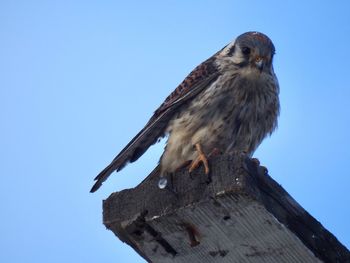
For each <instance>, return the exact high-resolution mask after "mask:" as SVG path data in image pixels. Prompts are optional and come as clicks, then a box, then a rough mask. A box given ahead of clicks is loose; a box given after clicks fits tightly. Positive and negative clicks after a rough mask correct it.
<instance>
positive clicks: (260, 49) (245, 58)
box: [219, 32, 275, 72]
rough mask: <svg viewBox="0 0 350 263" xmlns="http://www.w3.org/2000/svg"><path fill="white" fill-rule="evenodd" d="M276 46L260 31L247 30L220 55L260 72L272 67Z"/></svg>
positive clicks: (236, 63)
mask: <svg viewBox="0 0 350 263" xmlns="http://www.w3.org/2000/svg"><path fill="white" fill-rule="evenodd" d="M274 53H275V47H274V45H273V43H272V41H271V40H270V39H269V38H268V37H267V36H266V35H264V34H262V33H259V32H247V33H244V34H242V35H240V36H238V37H237V38H236V40H235V41H233V42H232V43H230V44H228V45H227V46H226V47H225V48H224V49H223V50H222V51H221V52H220V53H219V56H221V57H224V58H225V60H229V61H230V62H231V63H232V62H233V63H234V64H235V65H237V66H240V67H249V68H252V69H255V70H258V71H260V72H263V71H270V70H271V69H272V59H273V55H274Z"/></svg>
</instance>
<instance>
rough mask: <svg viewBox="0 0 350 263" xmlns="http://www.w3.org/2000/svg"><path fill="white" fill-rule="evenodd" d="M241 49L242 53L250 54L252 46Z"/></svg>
mask: <svg viewBox="0 0 350 263" xmlns="http://www.w3.org/2000/svg"><path fill="white" fill-rule="evenodd" d="M241 50H242V53H243V54H244V55H249V54H250V48H249V47H242V48H241Z"/></svg>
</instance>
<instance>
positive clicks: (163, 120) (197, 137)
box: [91, 32, 280, 192]
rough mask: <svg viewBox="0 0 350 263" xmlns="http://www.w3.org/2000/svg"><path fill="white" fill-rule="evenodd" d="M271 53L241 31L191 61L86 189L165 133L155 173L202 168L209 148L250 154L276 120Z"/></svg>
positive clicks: (267, 44) (261, 39) (261, 38)
mask: <svg viewBox="0 0 350 263" xmlns="http://www.w3.org/2000/svg"><path fill="white" fill-rule="evenodd" d="M274 53H275V48H274V45H273V43H272V41H271V40H270V39H269V38H268V37H267V36H266V35H264V34H262V33H259V32H247V33H244V34H242V35H240V36H238V37H237V38H236V40H234V41H232V42H231V43H230V44H228V45H227V46H225V47H224V48H223V49H221V50H220V51H219V52H217V53H216V54H214V55H213V56H212V57H210V58H209V59H207V60H206V61H204V62H203V63H202V64H200V65H199V66H197V67H196V68H195V69H194V70H193V71H192V72H191V73H190V74H189V75H188V76H187V77H186V78H185V80H184V81H183V82H182V83H181V84H180V85H179V86H178V87H177V88H176V89H175V90H174V91H173V92H172V93H171V94H170V95H169V96H168V97H167V98H166V99H165V101H164V102H163V104H161V105H160V107H159V108H158V109H157V110H156V111H155V112H154V114H153V116H152V117H151V119H150V120H149V121H148V123H147V124H146V126H145V127H144V128H143V129H142V130H141V131H140V132H139V133H138V134H137V135H136V136H135V137H134V138H133V139H132V140H131V141H130V142H129V143H128V144H127V145H126V146H125V148H124V149H123V150H122V151H121V152H120V153H119V154H118V155H117V156H116V157H115V158H114V160H113V161H112V162H111V164H109V165H108V166H107V167H106V168H105V169H104V170H103V171H102V172H101V173H100V174H99V175H98V176H97V177H96V178H95V180H96V182H95V184H94V186H93V187H92V189H91V192H95V191H96V190H97V189H98V188H99V187H100V186H101V185H102V183H103V182H104V181H105V180H106V179H107V178H108V176H109V175H110V174H111V173H112V172H114V171H120V170H121V169H122V168H123V167H124V166H125V165H126V164H127V163H128V162H134V161H136V160H137V159H138V158H139V157H140V156H141V155H142V154H143V153H144V152H145V151H146V150H147V149H148V148H149V147H150V146H151V145H152V144H154V143H156V142H157V140H158V139H159V138H162V137H164V136H166V135H168V141H167V144H166V147H165V150H164V153H163V155H162V156H161V158H160V174H161V175H165V174H167V173H172V172H174V171H176V170H177V169H178V168H179V167H182V166H183V165H184V164H186V163H189V162H190V164H189V170H190V171H192V170H194V169H196V168H197V167H198V166H199V165H200V164H203V165H204V168H205V173H206V174H208V173H209V165H208V160H207V156H208V155H210V154H211V153H212V152H213V151H214V150H219V151H220V152H223V153H225V152H244V153H245V154H247V155H248V156H251V155H252V154H253V152H254V151H255V149H256V148H257V147H258V145H259V144H260V143H261V141H262V140H263V139H264V138H265V137H266V135H268V134H271V133H272V132H273V131H274V129H275V128H276V126H277V117H278V114H279V107H280V106H279V99H278V94H279V85H278V81H277V78H276V75H275V73H274V70H273V66H272V60H273V56H274Z"/></svg>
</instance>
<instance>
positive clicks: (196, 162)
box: [189, 143, 209, 174]
mask: <svg viewBox="0 0 350 263" xmlns="http://www.w3.org/2000/svg"><path fill="white" fill-rule="evenodd" d="M195 147H196V150H197V152H198V157H197V158H196V159H195V160H194V161H192V163H191V165H190V168H189V172H190V173H191V172H193V170H195V169H196V168H198V166H199V164H200V163H201V162H202V163H203V165H204V172H205V174H209V163H208V159H207V157H206V156H205V154H204V153H203V151H202V147H201V145H200V144H199V143H196V144H195Z"/></svg>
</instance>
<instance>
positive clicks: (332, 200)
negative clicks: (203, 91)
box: [0, 0, 350, 263]
mask: <svg viewBox="0 0 350 263" xmlns="http://www.w3.org/2000/svg"><path fill="white" fill-rule="evenodd" d="M349 12H350V6H349V4H348V1H299V2H298V1H258V0H256V1H228V0H227V1H225V0H223V1H209V0H205V1H168V0H167V1H164V0H163V1H64V0H61V1H14V0H8V1H6V0H2V1H1V2H0V121H1V130H0V134H1V136H0V157H1V158H0V163H1V165H0V176H1V191H0V207H1V216H0V233H1V235H0V262H16V263H17V262H18V263H19V262H36V263H40V262H144V261H143V260H142V258H141V257H139V256H138V255H137V254H136V253H135V252H134V251H133V250H132V249H130V248H129V247H128V246H127V245H125V244H123V243H121V242H120V241H119V240H118V239H117V238H116V237H115V236H114V234H113V233H112V232H110V231H107V230H106V229H105V227H104V226H103V225H102V200H103V199H105V198H107V197H108V196H109V195H110V194H111V193H112V192H114V191H118V190H121V189H124V188H130V187H134V186H136V185H137V184H138V183H139V182H140V181H142V179H143V178H145V177H146V176H147V175H148V173H149V172H150V171H151V170H152V169H153V168H154V167H155V165H156V164H157V162H158V159H159V157H160V155H161V153H162V150H163V146H164V143H160V144H158V145H157V146H154V147H152V148H151V149H150V150H149V151H148V152H147V154H145V155H144V156H143V157H142V158H141V159H139V161H138V162H136V163H134V164H132V165H129V166H127V167H126V168H125V169H124V170H123V171H122V172H120V173H119V174H114V175H113V176H112V177H111V178H110V180H108V181H107V182H106V183H105V184H104V185H103V187H102V188H101V189H100V190H99V191H98V192H97V193H95V194H90V193H89V190H90V187H91V186H92V183H93V181H92V180H93V178H94V177H95V176H96V174H97V173H98V172H100V170H102V169H103V168H104V167H105V166H106V165H107V164H108V163H109V162H110V161H111V160H112V159H113V157H114V156H115V154H117V153H118V152H119V150H121V149H122V148H123V147H124V146H125V144H126V143H128V141H129V140H130V139H131V138H132V137H133V136H134V135H135V134H136V133H137V132H138V131H139V130H140V129H141V128H142V127H143V125H144V124H145V123H146V122H147V121H148V118H149V117H150V116H151V114H152V113H153V111H154V110H155V109H156V108H157V107H158V106H159V105H160V104H161V102H162V101H163V99H164V98H165V97H166V96H167V95H168V94H169V93H170V92H171V91H172V90H173V89H174V88H175V87H176V86H177V85H178V84H179V83H180V82H181V81H182V80H183V78H184V77H185V76H186V75H187V74H188V73H189V72H190V71H191V70H192V69H193V68H194V67H195V66H196V65H198V64H199V63H201V62H202V61H204V60H205V59H206V58H208V57H209V56H211V55H212V54H214V53H215V52H216V51H218V50H219V49H221V48H222V47H223V46H225V45H226V44H227V43H228V42H230V41H231V40H232V39H234V38H235V37H236V36H238V35H239V34H241V33H243V32H246V31H250V30H258V31H261V32H263V33H265V34H267V35H268V36H270V38H271V39H272V40H273V42H274V44H275V46H276V50H277V51H276V56H275V65H274V67H275V71H276V74H277V76H278V78H279V81H280V87H281V94H280V99H281V106H282V110H281V115H280V118H279V128H278V130H277V131H276V132H275V133H274V134H273V136H272V137H271V138H268V139H266V140H265V141H264V142H263V143H262V145H261V146H260V148H259V149H258V150H257V151H256V153H255V156H256V157H258V158H259V159H260V161H261V163H262V164H263V165H265V166H267V167H268V169H269V173H270V175H271V176H272V177H273V178H274V179H275V180H276V181H277V182H279V183H280V184H281V185H282V186H283V187H284V188H285V189H286V190H287V191H288V192H289V193H290V194H291V195H292V196H293V197H294V198H295V199H296V200H297V201H298V202H299V203H300V204H301V205H302V206H303V207H304V208H305V209H306V210H307V211H308V212H310V213H311V214H312V215H313V216H314V217H315V218H316V219H317V220H319V221H320V222H321V223H322V224H323V225H324V226H325V227H326V228H327V229H328V230H330V231H331V232H332V233H333V234H334V235H335V236H336V237H337V238H338V239H339V240H340V241H341V242H342V243H343V244H344V245H346V246H347V247H350V229H349V217H350V209H349V203H350V197H349V196H350V195H349V185H350V175H349V162H350V154H349V146H350V143H349V130H350V124H349V122H350V107H349V99H350V89H349V77H350V69H349V62H350V52H349V42H350V15H349Z"/></svg>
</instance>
